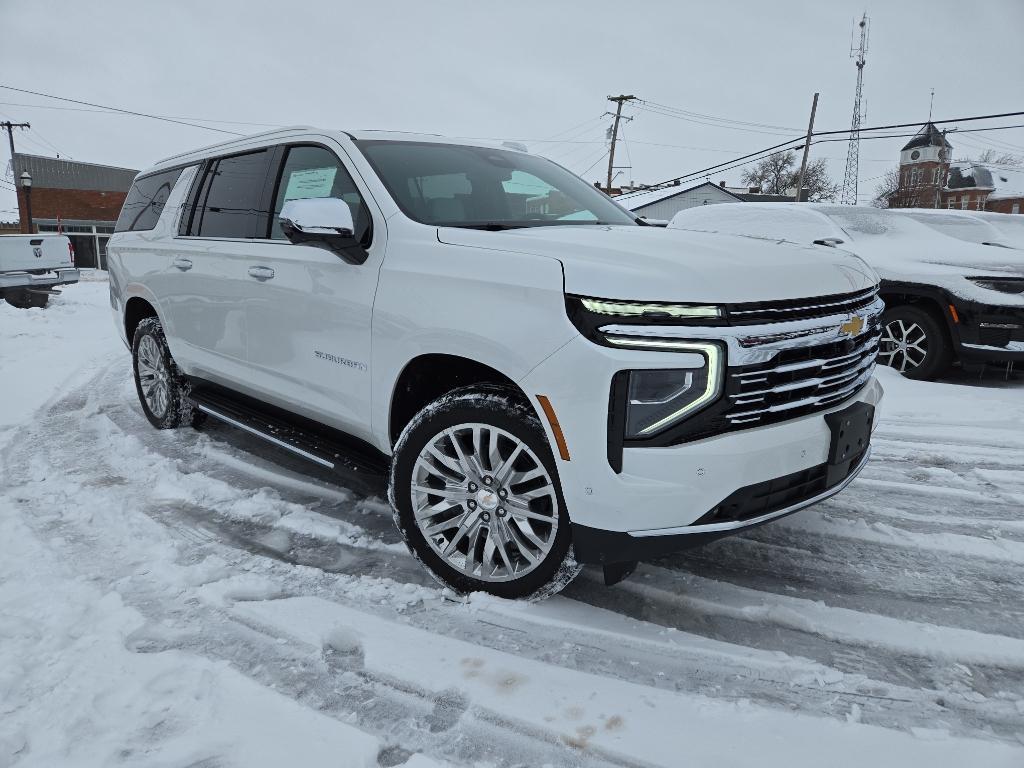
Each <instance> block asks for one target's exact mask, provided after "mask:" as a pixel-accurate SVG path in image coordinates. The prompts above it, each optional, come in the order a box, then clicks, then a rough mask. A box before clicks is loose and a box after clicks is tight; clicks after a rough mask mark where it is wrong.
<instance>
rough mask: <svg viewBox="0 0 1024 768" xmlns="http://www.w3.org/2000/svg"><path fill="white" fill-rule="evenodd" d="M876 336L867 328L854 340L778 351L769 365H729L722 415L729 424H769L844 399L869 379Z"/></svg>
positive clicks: (877, 333) (814, 410)
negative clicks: (725, 406)
mask: <svg viewBox="0 0 1024 768" xmlns="http://www.w3.org/2000/svg"><path fill="white" fill-rule="evenodd" d="M879 334H880V332H879V329H878V328H877V326H873V327H871V328H870V329H869V330H868V331H867V332H865V333H862V334H861V335H860V336H857V337H855V338H851V339H842V340H839V341H834V342H830V343H828V344H819V345H817V346H813V347H797V348H793V349H784V350H782V351H781V352H780V353H779V354H778V355H777V356H776V357H775V358H774V359H772V360H771V362H769V363H762V364H757V365H747V366H742V367H735V368H730V369H729V374H728V375H729V382H728V385H727V387H726V397H728V399H729V405H728V406H727V408H726V410H725V412H724V413H723V414H722V417H723V419H724V420H725V421H726V423H728V424H730V425H732V426H734V427H738V426H744V427H752V426H760V425H762V424H773V423H776V422H779V421H785V420H788V419H793V418H796V417H798V416H804V415H806V414H808V413H814V412H816V411H821V410H824V409H825V408H828V407H829V406H832V405H835V404H836V403H839V402H841V401H843V400H845V399H846V398H848V397H849V396H850V395H852V394H853V393H855V392H856V391H857V390H859V389H860V388H861V387H862V386H864V385H865V384H866V383H867V381H868V379H869V378H871V373H872V371H874V368H875V358H876V357H877V355H878V338H879Z"/></svg>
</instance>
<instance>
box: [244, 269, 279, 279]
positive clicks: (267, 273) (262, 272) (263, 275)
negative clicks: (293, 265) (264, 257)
mask: <svg viewBox="0 0 1024 768" xmlns="http://www.w3.org/2000/svg"><path fill="white" fill-rule="evenodd" d="M249 275H250V276H251V277H255V278H256V279H257V280H270V279H271V278H272V277H273V276H274V270H272V269H271V268H270V267H249Z"/></svg>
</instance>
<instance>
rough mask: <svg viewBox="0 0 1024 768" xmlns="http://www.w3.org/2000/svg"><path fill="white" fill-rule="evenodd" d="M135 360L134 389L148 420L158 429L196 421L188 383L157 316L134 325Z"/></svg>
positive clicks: (133, 351) (133, 354)
mask: <svg viewBox="0 0 1024 768" xmlns="http://www.w3.org/2000/svg"><path fill="white" fill-rule="evenodd" d="M132 361H133V369H134V372H135V390H136V392H138V395H139V402H140V403H141V404H142V412H143V413H144V414H146V418H147V419H149V423H150V424H152V425H153V426H154V427H156V428H157V429H174V428H175V427H180V426H182V425H188V424H191V423H193V419H194V417H195V416H194V414H195V410H194V408H193V406H192V402H191V401H190V400H189V399H188V383H187V380H186V379H185V377H184V376H183V375H182V374H181V372H180V371H179V370H178V366H177V365H175V364H174V358H172V357H171V350H170V349H169V348H168V347H167V339H166V338H165V337H164V331H163V327H162V326H161V325H160V320H159V319H158V318H156V317H147V318H145V319H143V320H142V321H141V322H140V323H139V325H138V327H137V328H136V329H135V336H134V338H133V340H132Z"/></svg>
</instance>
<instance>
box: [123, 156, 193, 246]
mask: <svg viewBox="0 0 1024 768" xmlns="http://www.w3.org/2000/svg"><path fill="white" fill-rule="evenodd" d="M183 170H184V169H183V168H175V169H174V170H171V171H161V172H160V173H153V174H150V175H149V176H140V177H139V178H137V179H136V180H135V183H134V184H132V188H131V189H130V190H129V191H128V197H126V198H125V201H124V207H122V208H121V215H120V216H118V217H117V224H115V225H114V231H115V232H138V231H142V230H149V229H153V227H155V226H156V223H157V221H159V220H160V214H161V213H163V210H164V205H166V204H167V198H168V197H170V195H171V190H172V189H174V185H175V184H176V183H177V182H178V177H179V176H181V172H182V171H183Z"/></svg>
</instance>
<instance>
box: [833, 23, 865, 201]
mask: <svg viewBox="0 0 1024 768" xmlns="http://www.w3.org/2000/svg"><path fill="white" fill-rule="evenodd" d="M857 26H859V27H860V45H859V46H858V47H856V48H854V47H853V45H852V44H851V46H850V58H852V59H855V60H856V64H857V93H856V95H855V96H854V97H853V119H852V120H851V121H850V146H849V147H848V148H847V150H846V174H845V175H844V176H843V193H842V196H841V197H840V198H839V201H840V202H841V203H846V204H847V205H856V204H857V172H858V170H859V169H860V120H861V117H862V115H861V98H862V96H863V91H864V63H865V61H866V55H867V52H868V15H867V13H865V14H864V15H863V16H861V19H860V23H859V24H858V25H857ZM854 34H856V31H855V32H854Z"/></svg>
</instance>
